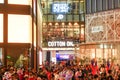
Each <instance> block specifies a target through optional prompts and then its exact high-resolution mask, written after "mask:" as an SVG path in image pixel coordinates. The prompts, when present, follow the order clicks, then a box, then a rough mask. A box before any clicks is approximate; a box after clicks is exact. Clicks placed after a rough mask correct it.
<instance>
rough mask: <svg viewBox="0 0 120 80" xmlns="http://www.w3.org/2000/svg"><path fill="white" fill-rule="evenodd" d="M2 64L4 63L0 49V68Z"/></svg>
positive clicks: (0, 49)
mask: <svg viewBox="0 0 120 80" xmlns="http://www.w3.org/2000/svg"><path fill="white" fill-rule="evenodd" d="M3 62H4V61H3V49H2V48H0V66H3V65H4V63H3Z"/></svg>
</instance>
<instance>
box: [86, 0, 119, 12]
mask: <svg viewBox="0 0 120 80" xmlns="http://www.w3.org/2000/svg"><path fill="white" fill-rule="evenodd" d="M117 8H120V0H86V13H87V14H89V13H95V12H99V11H105V10H112V9H117Z"/></svg>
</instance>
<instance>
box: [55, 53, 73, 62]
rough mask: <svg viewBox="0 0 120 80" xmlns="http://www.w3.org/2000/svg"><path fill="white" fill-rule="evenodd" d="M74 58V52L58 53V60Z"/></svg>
mask: <svg viewBox="0 0 120 80" xmlns="http://www.w3.org/2000/svg"><path fill="white" fill-rule="evenodd" d="M72 59H74V55H73V54H56V60H57V61H62V60H72Z"/></svg>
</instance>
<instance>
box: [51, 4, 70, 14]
mask: <svg viewBox="0 0 120 80" xmlns="http://www.w3.org/2000/svg"><path fill="white" fill-rule="evenodd" d="M68 10H69V5H68V4H66V3H54V4H52V12H53V13H67V12H68Z"/></svg>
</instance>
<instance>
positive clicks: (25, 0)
mask: <svg viewBox="0 0 120 80" xmlns="http://www.w3.org/2000/svg"><path fill="white" fill-rule="evenodd" d="M31 2H32V0H8V4H23V5H30V4H31Z"/></svg>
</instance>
